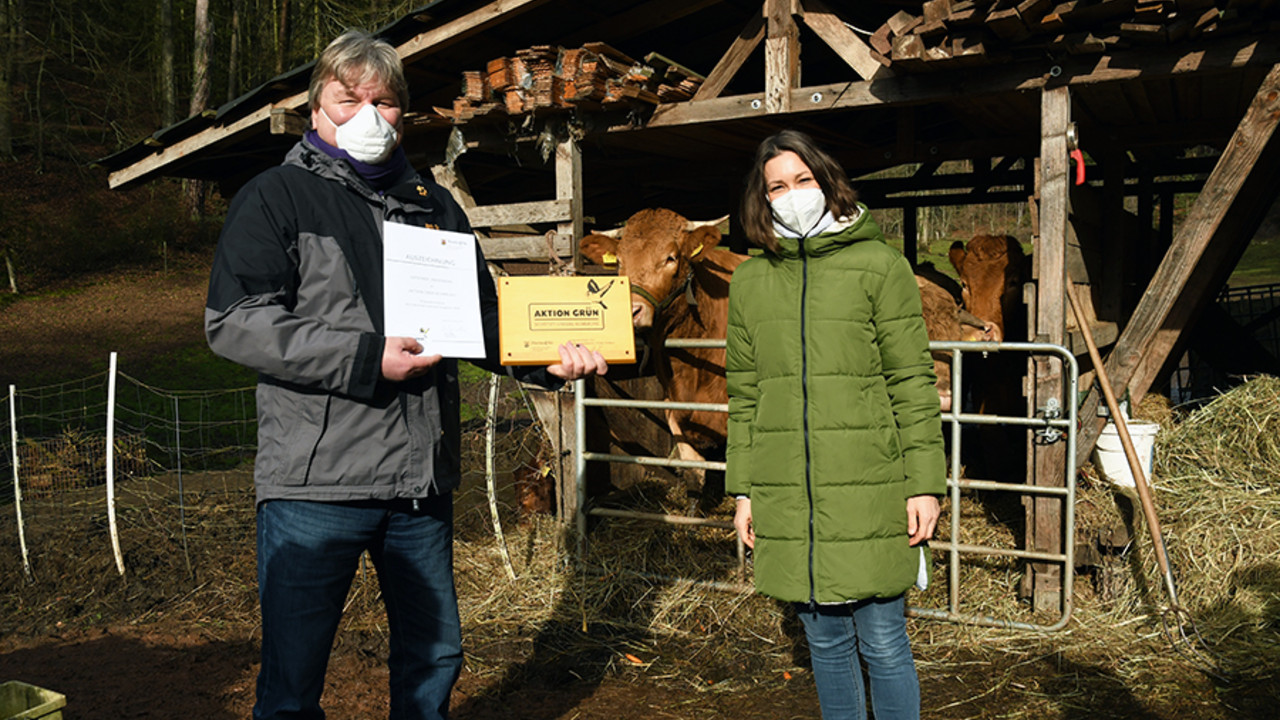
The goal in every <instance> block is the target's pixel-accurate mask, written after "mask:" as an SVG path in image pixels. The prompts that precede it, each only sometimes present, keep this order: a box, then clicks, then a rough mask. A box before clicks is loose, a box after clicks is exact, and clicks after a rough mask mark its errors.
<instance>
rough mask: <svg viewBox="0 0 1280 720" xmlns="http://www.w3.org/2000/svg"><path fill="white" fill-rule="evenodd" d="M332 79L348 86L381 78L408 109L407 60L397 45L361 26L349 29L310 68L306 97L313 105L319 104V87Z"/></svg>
mask: <svg viewBox="0 0 1280 720" xmlns="http://www.w3.org/2000/svg"><path fill="white" fill-rule="evenodd" d="M330 80H337V81H338V82H340V83H342V84H343V85H346V86H347V87H356V86H358V85H363V84H364V83H366V82H369V81H370V80H374V81H378V82H381V83H382V84H384V85H386V86H387V89H388V90H390V91H391V92H392V93H394V94H395V96H396V98H398V99H399V100H400V107H401V108H402V109H404V110H406V111H407V110H408V109H409V84H408V83H407V82H405V79H404V63H402V62H400V56H399V55H398V54H397V53H396V49H395V48H394V47H392V46H391V43H388V42H387V41H386V40H380V39H378V38H375V37H373V36H372V35H370V34H369V33H366V32H364V31H362V30H348V31H346V32H344V33H342V34H341V35H339V36H338V37H337V38H335V39H334V41H333V42H331V43H329V47H327V48H325V49H324V52H322V53H320V59H319V60H317V61H316V67H315V70H312V71H311V87H310V89H309V90H308V94H307V100H308V102H309V103H310V105H311V109H312V110H315V109H316V108H318V107H320V91H321V90H323V89H324V86H325V84H327V83H328V82H329V81H330Z"/></svg>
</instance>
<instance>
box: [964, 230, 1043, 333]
mask: <svg viewBox="0 0 1280 720" xmlns="http://www.w3.org/2000/svg"><path fill="white" fill-rule="evenodd" d="M948 257H949V259H950V260H951V265H952V267H954V268H955V269H956V272H957V273H958V274H959V275H960V282H961V287H962V288H963V296H962V298H963V302H964V307H965V309H966V310H968V311H969V312H971V313H973V314H974V315H976V316H978V317H980V318H983V319H984V320H988V321H990V322H991V323H992V324H993V325H994V326H995V331H996V332H995V333H994V335H993V336H992V337H989V338H986V339H988V340H991V341H994V342H1000V341H1001V340H1003V339H1004V338H1006V337H1008V331H1012V332H1013V334H1014V335H1015V336H1019V337H1021V336H1022V332H1023V328H1022V327H1021V325H1022V324H1024V323H1025V318H1026V316H1025V306H1024V305H1023V302H1022V283H1023V281H1024V279H1025V278H1026V277H1027V275H1028V269H1029V261H1028V258H1027V255H1026V253H1024V252H1023V251H1022V245H1020V244H1019V243H1018V240H1017V239H1016V238H1014V237H1013V236H1011V235H977V236H975V237H974V238H973V239H972V240H970V241H969V244H968V246H967V247H966V246H965V244H964V243H962V242H960V241H959V240H957V241H955V242H954V243H952V244H951V250H950V251H949V252H948Z"/></svg>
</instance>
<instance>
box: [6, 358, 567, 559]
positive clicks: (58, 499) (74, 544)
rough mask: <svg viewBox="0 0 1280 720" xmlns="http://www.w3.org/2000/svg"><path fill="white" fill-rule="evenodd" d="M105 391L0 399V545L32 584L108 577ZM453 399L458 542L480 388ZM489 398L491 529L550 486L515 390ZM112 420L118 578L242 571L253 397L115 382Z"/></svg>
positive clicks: (481, 488) (472, 469)
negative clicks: (492, 401) (20, 560)
mask: <svg viewBox="0 0 1280 720" xmlns="http://www.w3.org/2000/svg"><path fill="white" fill-rule="evenodd" d="M107 383H108V377H107V375H106V374H105V373H102V374H97V375H93V376H90V377H86V378H82V379H79V380H74V381H69V382H65V383H60V384H57V385H50V386H45V387H39V388H33V389H22V388H19V389H16V390H15V391H13V392H10V391H9V389H8V388H4V389H3V390H4V393H5V394H4V395H3V399H4V407H3V410H2V411H0V488H3V491H0V508H3V510H4V517H3V519H2V520H0V534H3V535H4V536H5V540H4V542H3V544H2V545H0V547H5V548H10V547H11V548H13V554H14V555H17V549H18V547H19V545H22V546H24V547H25V549H26V550H27V551H28V552H29V554H30V558H31V561H30V570H31V573H32V575H33V576H40V575H43V576H44V577H45V578H52V577H68V576H72V575H80V574H83V573H84V572H105V571H107V569H108V568H109V569H110V572H115V569H114V568H115V565H114V562H113V561H112V560H111V557H112V549H111V543H110V540H109V538H108V534H107V531H108V516H109V512H108V498H107V493H106V485H107V482H106V467H107V452H106V428H107V424H108V422H109V419H108V418H109V413H108V410H109V408H108V407H107ZM482 385H483V386H485V387H480V386H482ZM463 392H464V397H463V400H464V418H463V431H464V434H463V484H462V487H461V488H460V489H459V491H458V492H457V493H456V496H455V507H456V508H457V513H458V517H457V520H458V533H459V536H460V537H461V538H464V539H465V537H467V535H468V534H469V533H480V532H484V533H491V532H492V530H491V528H490V523H489V515H488V495H487V492H486V483H485V474H484V468H485V461H484V458H485V452H486V441H485V433H484V422H485V407H486V404H487V383H479V382H473V383H470V384H468V385H466V386H464V388H463ZM481 396H483V397H481ZM501 398H502V399H501V401H500V402H499V404H498V408H497V417H496V421H495V422H496V426H497V431H498V432H497V436H496V440H495V446H496V447H495V449H494V455H495V463H494V467H495V475H496V476H497V479H498V483H497V487H498V492H497V504H498V507H499V509H500V512H501V514H502V516H503V522H505V523H512V524H514V523H515V522H517V521H518V520H519V519H520V515H521V506H522V505H523V506H525V507H530V506H531V504H536V505H543V504H544V503H543V502H541V500H540V499H539V498H537V497H535V496H537V495H538V494H539V493H544V492H545V487H547V486H548V485H549V481H547V482H539V480H540V479H543V478H545V477H546V472H545V468H547V467H550V461H551V458H550V457H549V456H548V453H547V451H546V450H545V449H543V448H544V446H545V442H543V437H544V435H543V431H542V429H541V426H540V425H538V423H537V422H535V419H534V418H535V416H534V414H533V413H532V410H531V409H530V408H529V406H528V404H527V402H526V400H525V398H524V396H523V391H522V390H521V389H520V387H519V384H518V383H516V382H515V381H513V380H510V379H504V380H503V384H502V385H501ZM11 411H12V415H13V420H12V421H11V420H10V414H11ZM113 415H114V437H115V441H114V453H113V454H114V462H113V465H114V471H115V474H114V478H113V485H114V488H115V498H114V502H115V508H116V523H117V529H118V533H119V537H120V542H121V546H122V549H123V554H124V565H125V569H126V574H132V575H133V576H135V577H137V576H138V575H153V574H154V575H166V574H175V573H181V574H183V575H185V576H187V577H189V578H190V579H191V580H192V581H193V583H194V582H195V581H196V580H198V578H199V576H200V575H201V574H202V573H204V574H205V575H207V574H208V573H209V572H216V573H222V572H225V571H226V568H225V567H224V566H225V565H226V563H227V558H228V557H245V558H247V559H248V561H249V562H248V567H249V569H250V571H251V569H252V557H253V548H254V541H253V534H254V518H253V515H254V490H253V459H254V454H255V452H256V448H257V419H256V403H255V397H254V388H252V387H245V388H234V389H229V390H209V391H175V390H166V389H163V388H157V387H153V386H151V385H148V384H147V383H145V382H143V381H140V380H138V379H136V378H133V377H130V376H129V375H127V374H124V373H120V374H119V375H118V376H117V381H116V402H115V407H114V413H113ZM15 435H16V438H17V440H16V444H15V442H14V437H15ZM15 456H16V458H17V465H16V468H15V465H14V458H15ZM15 470H16V472H15ZM15 477H16V478H17V480H16V483H15ZM534 484H536V485H537V486H538V489H533V485H534ZM517 485H521V487H517ZM551 507H554V505H551ZM530 509H532V508H531V507H530ZM19 513H20V514H19ZM19 535H22V537H21V541H22V542H21V543H19V542H17V539H18V536H19ZM5 567H21V566H20V565H16V564H10V563H8V562H6V563H5ZM19 572H22V570H19ZM241 574H243V573H241ZM248 581H249V582H252V579H251V578H249V579H248Z"/></svg>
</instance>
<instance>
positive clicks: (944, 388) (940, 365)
mask: <svg viewBox="0 0 1280 720" xmlns="http://www.w3.org/2000/svg"><path fill="white" fill-rule="evenodd" d="M929 271H932V272H929ZM954 284H955V281H954V280H952V279H951V278H948V277H946V276H945V275H942V274H941V273H938V272H937V270H934V269H933V268H932V266H928V267H925V266H921V267H920V268H917V269H916V286H917V287H919V288H920V303H921V305H922V306H923V308H924V325H925V331H926V332H927V333H928V334H929V339H930V340H941V341H956V340H964V341H974V340H986V339H988V338H989V337H990V335H991V334H992V333H993V332H994V330H995V328H994V326H993V325H992V324H991V323H988V322H984V321H982V320H979V319H978V318H977V317H975V316H974V315H972V314H971V313H969V312H968V311H966V310H965V309H964V308H962V307H960V305H959V303H958V301H957V298H956V296H955V295H954V294H952V292H951V291H950V290H948V289H947V287H948V286H949V285H954ZM956 289H957V290H959V287H958V286H957V288H956ZM932 354H933V373H934V375H936V376H937V377H938V380H937V382H936V383H935V384H934V385H935V387H937V389H938V401H939V403H940V404H941V406H942V411H943V412H947V411H949V410H950V409H951V360H952V357H951V353H950V352H948V351H943V350H940V351H936V352H934V353H932Z"/></svg>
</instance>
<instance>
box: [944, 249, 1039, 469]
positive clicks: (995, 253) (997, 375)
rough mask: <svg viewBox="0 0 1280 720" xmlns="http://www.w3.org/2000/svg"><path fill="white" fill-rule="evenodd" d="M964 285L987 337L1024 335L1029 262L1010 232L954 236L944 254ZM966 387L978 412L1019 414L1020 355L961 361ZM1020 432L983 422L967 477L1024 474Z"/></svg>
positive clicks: (1003, 338) (1022, 406)
mask: <svg viewBox="0 0 1280 720" xmlns="http://www.w3.org/2000/svg"><path fill="white" fill-rule="evenodd" d="M948 254H949V256H950V260H951V264H952V266H954V267H955V269H956V272H957V273H958V274H959V276H960V281H961V284H962V285H963V288H964V291H963V300H964V305H965V308H966V309H968V310H969V311H970V312H972V313H973V314H974V315H978V316H979V317H982V318H985V319H987V320H990V321H991V323H992V324H993V325H994V329H993V332H992V333H990V337H988V338H985V339H988V340H992V341H995V342H1000V341H1005V342H1011V341H1016V340H1022V339H1025V338H1026V330H1027V327H1026V325H1027V318H1026V305H1025V303H1024V302H1023V300H1022V284H1023V282H1025V280H1026V278H1027V277H1028V276H1029V275H1030V272H1029V271H1030V262H1029V258H1028V256H1027V254H1026V253H1025V252H1023V250H1022V245H1020V244H1019V243H1018V241H1017V239H1016V238H1014V237H1012V236H1009V235H978V236H975V237H974V238H973V239H972V240H970V241H969V243H968V246H966V245H965V244H964V243H962V242H959V241H956V242H955V243H953V244H952V245H951V250H950V252H949V253H948ZM965 371H966V375H967V376H969V377H968V378H967V379H966V383H965V385H966V388H968V389H970V391H971V393H972V397H973V398H974V400H975V402H976V405H977V408H976V409H977V410H978V412H981V413H983V414H988V415H1015V416H1016V415H1022V414H1024V413H1025V412H1026V400H1025V399H1024V398H1023V397H1022V377H1023V375H1024V374H1025V372H1026V361H1025V358H1024V357H1021V356H1018V355H1016V354H1014V355H1011V354H1009V353H996V354H994V355H992V356H991V357H977V358H974V360H973V362H970V363H967V364H966V365H965ZM1024 438H1025V432H1023V431H1020V430H1018V429H1016V428H1011V427H1008V426H990V425H984V426H982V427H980V428H979V429H978V439H977V442H976V443H975V445H976V447H975V448H974V449H973V450H974V452H973V453H972V454H971V455H969V458H968V461H967V462H966V465H967V466H968V467H967V469H966V474H968V475H969V476H970V477H982V478H987V479H998V480H1004V481H1007V482H1018V481H1019V480H1020V479H1021V478H1022V477H1023V476H1024V475H1025V460H1024V456H1025V454H1024V453H1023V452H1022V451H1020V450H1019V449H1018V448H1019V447H1020V445H1021V444H1022V443H1023V442H1024Z"/></svg>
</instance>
